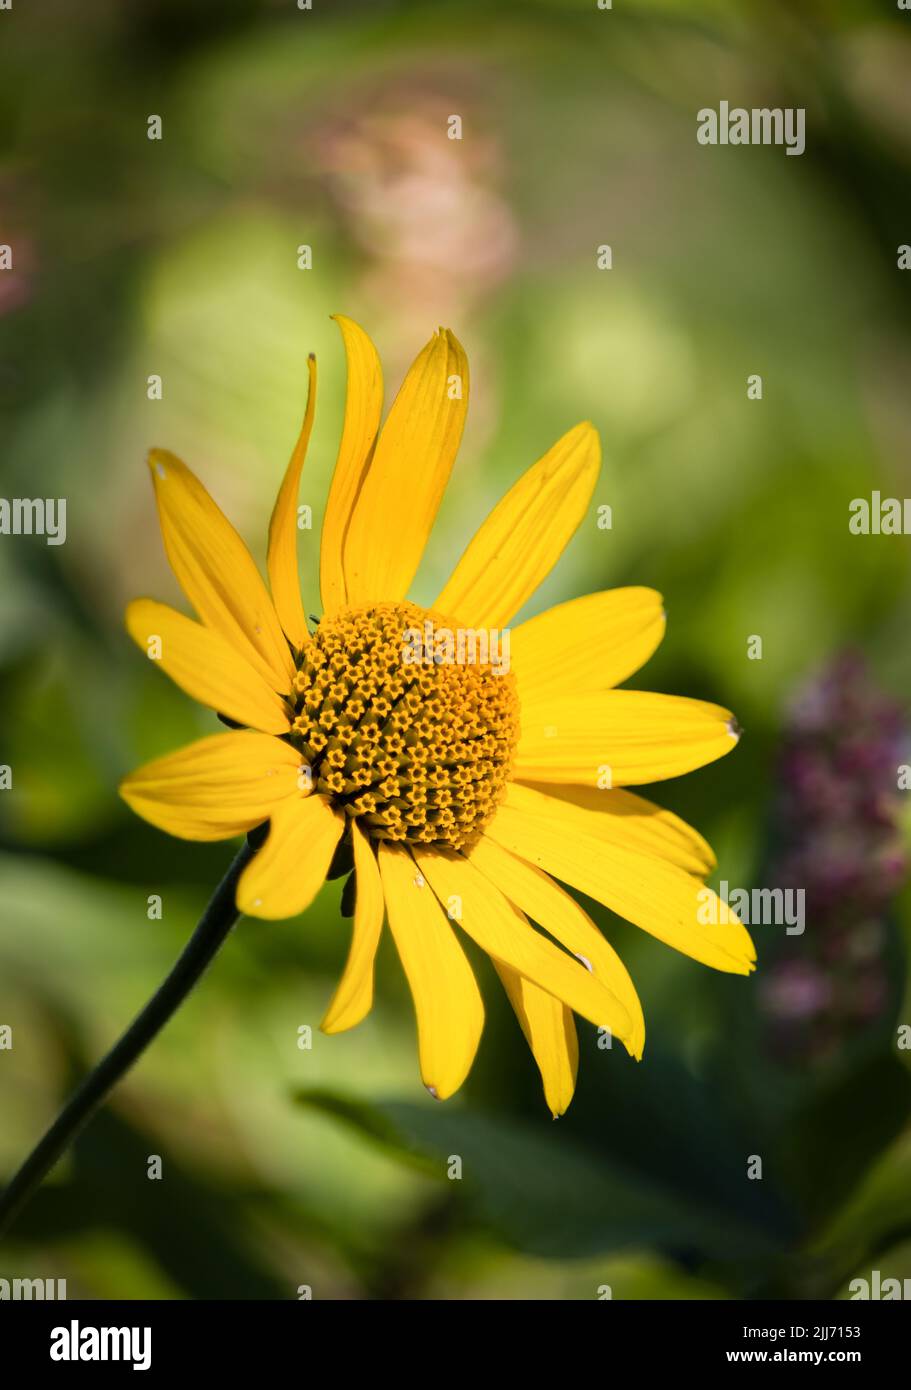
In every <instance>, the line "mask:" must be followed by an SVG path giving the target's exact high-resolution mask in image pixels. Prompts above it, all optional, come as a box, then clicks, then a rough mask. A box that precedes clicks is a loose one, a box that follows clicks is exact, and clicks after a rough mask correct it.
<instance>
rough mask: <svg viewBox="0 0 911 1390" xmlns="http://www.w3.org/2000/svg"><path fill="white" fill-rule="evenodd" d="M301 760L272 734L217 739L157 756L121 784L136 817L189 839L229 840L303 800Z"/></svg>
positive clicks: (215, 736) (245, 732) (229, 735)
mask: <svg viewBox="0 0 911 1390" xmlns="http://www.w3.org/2000/svg"><path fill="white" fill-rule="evenodd" d="M300 766H301V757H300V754H299V753H296V752H295V751H294V749H293V748H291V747H290V745H289V744H287V743H284V742H282V740H281V739H277V738H272V737H271V736H270V735H269V734H258V733H252V732H251V731H249V730H243V731H241V732H236V733H225V734H213V735H212V736H211V737H210V738H203V739H200V740H199V741H198V742H197V743H191V744H190V745H189V747H187V748H181V749H180V750H179V751H178V752H176V753H169V754H167V756H166V757H164V758H155V759H154V761H153V762H150V763H146V764H145V766H144V767H140V768H137V770H136V771H135V772H131V773H130V775H129V777H125V778H124V780H123V781H122V782H121V784H120V795H121V796H122V797H123V799H124V801H126V802H127V804H128V805H129V806H130V807H132V809H133V810H134V811H135V812H136V814H137V815H138V816H142V817H143V819H144V820H147V821H150V822H151V824H152V825H157V826H158V828H159V830H166V831H167V833H168V834H169V835H179V836H180V837H181V839H184V840H226V839H229V838H230V836H232V835H241V834H243V833H244V832H245V831H247V830H252V829H253V827H254V826H255V825H261V824H262V822H263V821H264V820H266V819H267V818H268V817H269V816H270V815H271V814H272V812H273V810H274V809H275V807H276V806H277V805H280V804H281V803H282V802H283V801H286V800H289V799H296V798H299V797H300V796H301V791H300V787H299V783H298V778H299V769H300Z"/></svg>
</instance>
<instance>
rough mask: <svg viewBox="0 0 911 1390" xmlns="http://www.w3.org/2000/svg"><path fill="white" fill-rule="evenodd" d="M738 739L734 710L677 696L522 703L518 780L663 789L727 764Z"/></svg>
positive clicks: (608, 694)
mask: <svg viewBox="0 0 911 1390" xmlns="http://www.w3.org/2000/svg"><path fill="white" fill-rule="evenodd" d="M739 736H740V735H739V730H738V728H737V724H736V721H735V720H734V717H733V715H732V714H731V712H730V710H726V709H722V708H721V706H720V705H710V704H708V703H706V701H704V700H688V699H685V698H684V697H682V696H679V695H653V694H651V693H650V692H648V691H644V690H603V691H601V692H599V693H596V694H591V695H588V694H586V695H563V696H553V697H548V698H546V699H542V700H525V701H523V702H522V736H521V738H520V739H519V746H518V748H517V750H516V761H515V765H514V768H513V776H514V777H515V778H516V780H517V781H522V782H578V783H580V784H581V785H582V786H589V787H595V788H596V789H597V788H598V787H599V785H602V786H606V787H607V788H610V787H611V786H614V787H623V786H631V785H636V784H637V783H640V782H662V781H665V780H666V779H667V778H668V777H679V776H680V775H681V774H682V773H684V772H692V770H693V768H696V767H703V766H704V765H705V764H706V763H711V762H714V761H715V759H716V758H723V757H724V755H725V754H726V753H730V751H731V749H732V748H733V747H734V746H735V744H736V743H737V740H738V738H739Z"/></svg>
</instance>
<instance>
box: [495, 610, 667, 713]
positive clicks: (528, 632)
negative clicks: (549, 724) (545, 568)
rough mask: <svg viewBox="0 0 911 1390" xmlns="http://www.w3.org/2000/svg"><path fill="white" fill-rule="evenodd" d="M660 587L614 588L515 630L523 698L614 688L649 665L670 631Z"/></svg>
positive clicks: (513, 646) (517, 670) (515, 654)
mask: <svg viewBox="0 0 911 1390" xmlns="http://www.w3.org/2000/svg"><path fill="white" fill-rule="evenodd" d="M664 628H665V617H664V604H663V600H662V598H661V595H660V594H659V593H656V592H655V590H654V589H638V588H630V589H608V590H606V591H605V592H604V593H600V594H588V595H586V597H585V598H577V599H572V600H571V601H570V602H569V603H560V604H558V605H557V607H556V608H549V609H548V610H547V612H546V613H541V614H540V615H539V616H538V617H537V618H531V619H530V620H529V621H528V622H527V623H520V625H519V626H518V627H514V628H513V629H512V632H511V634H510V637H511V644H510V651H511V663H512V669H513V670H514V671H515V673H516V679H517V681H518V684H519V697H520V699H522V700H540V699H546V698H547V697H548V696H551V695H562V694H564V693H565V692H566V691H567V690H592V691H594V690H608V689H609V688H610V687H611V686H612V685H619V684H620V682H621V681H625V680H626V679H627V677H628V676H631V675H632V674H633V672H634V671H638V670H639V667H640V666H644V665H645V663H646V662H647V661H648V659H649V657H650V656H651V655H652V653H653V652H654V650H655V648H656V647H657V646H658V644H659V642H660V641H661V639H662V637H663V636H664Z"/></svg>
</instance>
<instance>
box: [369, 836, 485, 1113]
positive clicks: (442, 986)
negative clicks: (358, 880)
mask: <svg viewBox="0 0 911 1390" xmlns="http://www.w3.org/2000/svg"><path fill="white" fill-rule="evenodd" d="M379 863H380V873H381V875H382V879H383V892H384V894H385V897H386V912H387V914H388V917H389V929H390V931H391V932H392V936H393V939H394V941H395V944H396V948H397V950H398V953H399V956H400V957H401V961H402V966H403V968H404V970H405V975H406V976H407V978H408V984H409V985H410V987H411V995H412V998H413V1000H414V1010H415V1014H416V1015H417V1024H418V1051H419V1054H420V1060H421V1077H422V1079H423V1081H424V1085H425V1086H426V1087H428V1089H429V1090H430V1091H432V1092H433V1094H434V1095H435V1096H436V1097H437V1098H438V1099H439V1100H445V1099H446V1097H447V1096H451V1095H452V1094H453V1092H454V1091H457V1090H458V1088H459V1087H460V1086H461V1084H462V1082H463V1081H464V1080H465V1077H466V1076H467V1075H468V1073H469V1071H470V1069H471V1064H472V1062H473V1061H474V1056H475V1053H476V1052H477V1049H478V1043H479V1041H480V1038H481V1030H482V1028H483V1026H484V1005H483V1003H482V1002H481V995H480V992H479V990H478V986H477V982H476V980H475V978H474V975H473V973H472V969H471V966H470V965H469V964H468V960H467V959H466V956H465V952H464V951H463V950H462V948H461V946H460V945H459V943H458V941H457V940H456V935H455V932H454V931H453V929H452V927H451V926H450V924H449V922H448V921H447V920H446V915H445V913H444V912H443V909H442V908H441V907H440V904H439V903H438V902H437V900H436V898H435V897H434V895H433V892H432V890H431V888H430V887H429V886H428V884H427V883H426V881H425V880H424V879H423V878H422V876H421V875H420V874H419V873H418V871H417V869H416V868H415V864H414V860H413V859H412V858H411V856H410V854H409V853H408V851H407V850H405V849H402V848H400V847H398V846H393V845H390V844H388V843H386V842H385V841H383V842H381V843H380V851H379Z"/></svg>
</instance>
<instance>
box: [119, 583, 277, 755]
mask: <svg viewBox="0 0 911 1390" xmlns="http://www.w3.org/2000/svg"><path fill="white" fill-rule="evenodd" d="M126 625H127V631H128V632H129V634H130V636H131V637H132V638H133V641H134V642H135V643H136V644H137V646H139V647H141V648H142V649H143V651H144V652H145V653H146V655H147V656H149V657H150V659H151V660H153V661H154V662H155V664H156V665H157V666H160V667H161V669H162V670H163V671H166V672H167V674H168V675H169V676H170V677H171V680H172V681H175V682H176V684H177V685H179V686H180V688H181V690H185V691H186V692H187V694H188V695H192V697H193V699H194V700H198V701H199V702H200V704H203V705H208V706H209V708H210V709H214V710H217V711H218V713H219V714H225V715H227V716H228V718H229V719H234V720H236V722H237V723H238V724H247V725H248V726H249V727H250V728H251V729H259V730H260V731H261V732H262V733H264V734H286V733H287V732H288V727H289V723H290V720H289V717H288V711H287V709H286V708H285V705H284V703H283V701H282V700H281V698H280V697H279V696H278V695H276V693H275V691H274V690H271V689H270V688H269V686H268V685H267V684H266V682H265V681H264V680H263V678H262V676H261V675H260V674H259V672H258V671H255V670H254V669H253V667H252V666H251V665H250V664H249V662H247V661H245V660H244V658H243V657H242V656H240V655H239V654H238V653H237V652H236V651H235V650H234V648H233V647H232V646H231V644H230V642H228V641H227V639H226V638H224V637H222V635H221V633H219V632H216V631H215V630H214V629H213V628H209V627H203V626H202V624H201V623H195V622H194V621H193V619H192V618H186V617H184V615H183V613H178V612H177V611H176V609H174V608H169V607H168V606H167V604H165V603H156V602H155V600H154V599H150V598H138V599H134V600H133V602H132V603H131V604H129V605H128V606H127V612H126Z"/></svg>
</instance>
